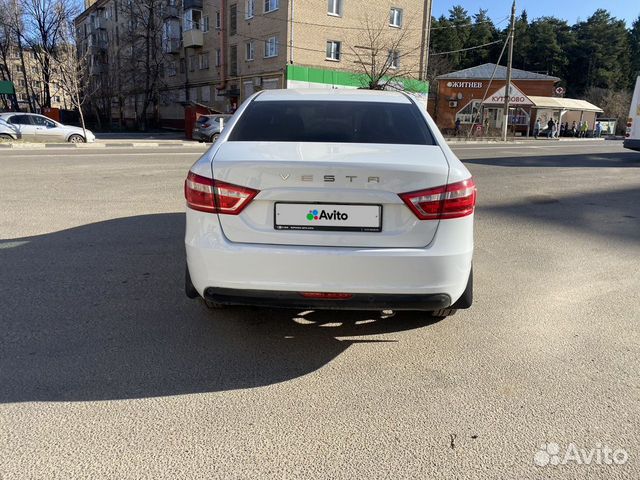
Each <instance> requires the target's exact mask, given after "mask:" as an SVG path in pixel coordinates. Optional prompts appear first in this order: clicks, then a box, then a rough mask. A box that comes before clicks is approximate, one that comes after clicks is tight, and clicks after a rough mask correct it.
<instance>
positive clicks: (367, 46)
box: [350, 15, 420, 90]
mask: <svg viewBox="0 0 640 480" xmlns="http://www.w3.org/2000/svg"><path fill="white" fill-rule="evenodd" d="M412 23H413V22H412V21H411V19H406V20H405V22H404V25H403V27H402V28H389V19H388V18H387V17H386V16H385V17H384V18H382V19H379V18H372V17H371V16H369V15H365V16H364V17H363V19H362V28H361V30H359V32H360V33H359V34H358V36H357V40H356V42H355V45H354V46H352V47H350V50H351V55H352V56H353V57H354V64H355V71H356V73H357V74H359V75H358V76H359V77H360V79H361V82H362V87H363V88H366V89H369V90H385V89H395V88H399V85H400V84H401V80H405V79H416V78H417V77H418V75H419V73H420V55H419V53H420V38H419V35H415V32H416V30H415V29H413V28H411V25H412Z"/></svg>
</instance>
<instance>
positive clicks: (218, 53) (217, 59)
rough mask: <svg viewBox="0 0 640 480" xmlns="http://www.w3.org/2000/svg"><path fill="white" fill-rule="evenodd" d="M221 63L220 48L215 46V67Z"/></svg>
mask: <svg viewBox="0 0 640 480" xmlns="http://www.w3.org/2000/svg"><path fill="white" fill-rule="evenodd" d="M220 65H222V50H220V49H219V48H216V67H219V66H220Z"/></svg>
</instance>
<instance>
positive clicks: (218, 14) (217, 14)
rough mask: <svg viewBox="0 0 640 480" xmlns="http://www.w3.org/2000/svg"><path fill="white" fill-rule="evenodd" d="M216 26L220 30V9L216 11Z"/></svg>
mask: <svg viewBox="0 0 640 480" xmlns="http://www.w3.org/2000/svg"><path fill="white" fill-rule="evenodd" d="M216 28H217V29H218V30H220V29H221V28H222V16H221V15H220V11H219V10H218V11H217V12H216Z"/></svg>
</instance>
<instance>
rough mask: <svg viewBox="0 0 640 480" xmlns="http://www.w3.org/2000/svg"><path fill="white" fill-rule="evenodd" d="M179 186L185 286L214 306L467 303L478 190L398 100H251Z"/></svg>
mask: <svg viewBox="0 0 640 480" xmlns="http://www.w3.org/2000/svg"><path fill="white" fill-rule="evenodd" d="M184 188H185V196H186V201H187V209H186V235H185V245H186V253H187V269H186V282H185V289H186V293H187V296H189V297H191V298H196V297H202V298H203V299H204V301H205V303H206V304H207V305H208V306H209V307H211V308H218V307H222V306H225V305H257V306H270V307H295V308H304V309H324V308H328V309H367V310H383V309H393V310H423V311H430V312H432V315H434V316H436V317H443V316H447V315H450V314H452V313H454V312H455V311H456V310H457V309H459V308H469V307H470V306H471V303H472V290H473V286H472V284H473V280H472V278H473V274H472V268H471V261H472V254H473V219H474V207H475V201H476V188H475V185H474V182H473V179H472V178H471V174H470V173H469V171H468V170H467V169H466V168H465V166H464V165H463V164H462V163H461V162H460V161H459V160H458V158H457V157H456V156H455V154H454V153H453V152H452V151H451V149H450V148H449V147H448V146H447V144H446V142H445V140H444V138H443V137H442V135H441V133H440V132H439V131H438V129H437V127H436V125H435V123H434V122H433V120H432V119H431V117H429V115H428V114H427V112H426V109H425V108H424V106H418V105H417V104H416V103H415V101H414V100H413V99H412V98H411V97H410V96H408V95H406V94H404V93H401V92H381V91H368V90H323V91H314V90H305V91H304V92H301V91H295V90H265V91H262V92H259V93H256V94H254V95H253V96H252V97H250V98H249V99H248V100H247V101H245V103H244V104H243V105H242V106H241V107H240V109H239V110H238V111H237V112H236V113H235V115H234V117H233V118H232V119H231V120H230V121H229V123H228V124H227V125H226V126H225V129H224V131H223V132H222V134H221V135H220V138H219V139H218V141H217V142H216V143H215V144H214V145H213V146H212V147H211V148H210V149H209V151H208V152H207V153H205V154H204V155H203V156H202V157H201V158H200V159H199V160H198V161H197V162H196V163H195V164H194V165H193V166H192V167H191V169H190V171H189V174H188V176H187V179H186V181H185V185H184Z"/></svg>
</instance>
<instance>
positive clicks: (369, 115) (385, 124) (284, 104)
mask: <svg viewBox="0 0 640 480" xmlns="http://www.w3.org/2000/svg"><path fill="white" fill-rule="evenodd" d="M229 141H250V142H330V143H386V144H406V145H435V141H434V138H433V135H432V134H431V131H430V130H429V127H428V126H427V123H426V121H425V119H424V117H423V116H422V114H421V113H420V111H419V110H418V107H417V106H416V105H414V104H413V103H384V102H346V101H345V102H343V101H328V102H322V101H296V100H285V101H276V100H273V101H254V102H252V103H251V104H250V105H249V106H248V107H247V109H246V110H245V111H244V112H243V114H242V116H241V117H240V118H239V119H238V121H237V123H236V125H235V127H234V129H233V131H232V132H231V134H230V136H229Z"/></svg>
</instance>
